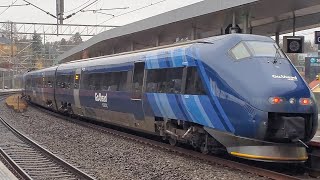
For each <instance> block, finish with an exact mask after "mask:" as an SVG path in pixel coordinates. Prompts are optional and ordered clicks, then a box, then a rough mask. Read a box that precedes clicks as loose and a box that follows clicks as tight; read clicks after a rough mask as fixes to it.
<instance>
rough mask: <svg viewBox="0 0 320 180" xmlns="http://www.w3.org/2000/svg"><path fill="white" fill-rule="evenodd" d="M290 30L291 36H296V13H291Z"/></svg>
mask: <svg viewBox="0 0 320 180" xmlns="http://www.w3.org/2000/svg"><path fill="white" fill-rule="evenodd" d="M292 26H293V27H292V29H293V36H295V35H296V13H295V12H294V11H293V25H292Z"/></svg>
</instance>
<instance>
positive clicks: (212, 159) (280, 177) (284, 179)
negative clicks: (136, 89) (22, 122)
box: [33, 105, 302, 180]
mask: <svg viewBox="0 0 320 180" xmlns="http://www.w3.org/2000/svg"><path fill="white" fill-rule="evenodd" d="M33 107H35V108H36V109H38V110H40V111H42V112H46V113H47V114H50V115H52V116H55V117H57V118H60V119H64V120H66V121H69V122H72V123H74V124H78V125H81V126H84V127H89V128H92V129H95V130H99V131H101V132H104V133H108V134H111V135H114V136H118V137H121V138H124V139H128V140H133V141H136V142H139V143H141V144H145V145H149V146H153V147H157V148H160V149H163V150H167V151H170V152H174V153H177V154H180V155H182V156H189V157H192V158H196V159H201V160H204V161H207V162H209V163H212V164H219V165H222V166H227V167H229V168H232V169H237V170H240V171H245V172H248V173H250V174H254V175H258V176H263V177H267V178H270V179H275V180H302V179H301V178H298V177H294V176H290V175H287V174H282V173H279V172H275V171H271V170H267V169H263V168H259V167H255V166H250V165H247V164H244V163H239V162H235V161H232V160H228V159H223V158H220V157H216V156H211V155H205V154H202V153H199V152H197V151H193V150H188V149H185V148H181V147H176V146H171V145H169V144H165V143H163V142H160V141H155V140H152V139H147V138H144V137H141V136H137V135H133V134H129V133H125V132H122V131H118V130H114V129H111V128H107V127H102V126H99V125H96V124H93V123H90V122H85V121H81V120H77V119H74V118H71V117H67V116H64V115H61V114H58V113H56V112H52V111H49V110H47V109H44V108H40V107H39V106H36V105H33Z"/></svg>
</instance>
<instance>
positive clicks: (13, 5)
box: [0, 4, 30, 8]
mask: <svg viewBox="0 0 320 180" xmlns="http://www.w3.org/2000/svg"><path fill="white" fill-rule="evenodd" d="M29 5H30V4H12V5H5V6H0V8H7V7H19V6H29Z"/></svg>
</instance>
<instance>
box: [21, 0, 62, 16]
mask: <svg viewBox="0 0 320 180" xmlns="http://www.w3.org/2000/svg"><path fill="white" fill-rule="evenodd" d="M23 1H24V2H26V3H29V4H30V5H31V6H33V7H35V8H37V9H39V10H40V11H42V12H45V13H46V14H48V15H49V16H52V17H54V18H57V16H55V15H53V14H51V13H50V12H49V11H46V10H44V9H42V8H40V7H38V6H37V5H35V4H32V3H30V2H28V1H26V0H23Z"/></svg>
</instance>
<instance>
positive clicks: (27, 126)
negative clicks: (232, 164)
mask: <svg viewBox="0 0 320 180" xmlns="http://www.w3.org/2000/svg"><path fill="white" fill-rule="evenodd" d="M0 109H1V111H0V115H1V117H3V118H4V119H5V120H6V121H8V122H9V123H10V124H11V125H13V126H14V127H16V128H17V129H18V130H20V131H21V132H22V133H24V134H26V135H28V136H29V137H30V138H32V139H34V140H35V141H37V142H38V143H40V144H41V145H42V146H44V147H46V148H47V149H48V150H49V151H51V152H53V153H54V154H57V155H58V156H60V157H61V158H63V159H64V160H66V161H68V162H69V163H71V164H73V165H75V166H77V167H79V168H80V169H81V170H83V171H85V172H87V173H89V174H90V175H92V176H94V177H96V178H97V179H108V180H109V179H110V180H113V179H116V180H122V179H128V180H129V179H130V180H131V179H139V180H141V179H154V180H158V179H168V180H173V179H179V180H180V179H192V180H197V179H232V180H243V179H266V178H263V177H259V176H256V175H253V174H250V173H246V172H242V171H239V170H234V169H231V168H228V167H223V166H219V165H212V164H208V163H206V162H204V161H201V160H197V159H195V158H190V157H184V156H180V155H177V154H176V153H172V152H168V151H165V150H160V149H157V148H155V147H152V146H148V145H144V144H140V143H136V142H134V141H130V140H128V139H123V138H121V137H117V136H114V135H110V134H106V133H102V132H99V131H96V130H93V129H90V128H86V127H83V126H80V125H77V124H74V123H71V122H68V121H65V120H61V119H59V118H56V117H53V116H51V115H48V114H46V113H43V112H41V111H39V110H37V109H34V108H33V107H29V108H28V110H27V112H25V113H23V114H21V113H15V112H13V110H11V109H8V108H7V107H6V106H5V104H4V103H3V102H1V103H0Z"/></svg>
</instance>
